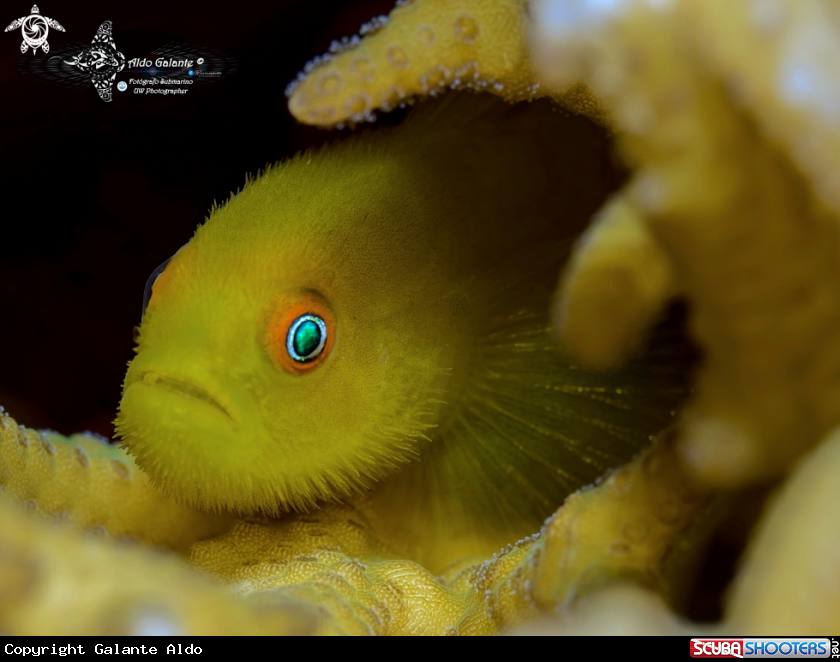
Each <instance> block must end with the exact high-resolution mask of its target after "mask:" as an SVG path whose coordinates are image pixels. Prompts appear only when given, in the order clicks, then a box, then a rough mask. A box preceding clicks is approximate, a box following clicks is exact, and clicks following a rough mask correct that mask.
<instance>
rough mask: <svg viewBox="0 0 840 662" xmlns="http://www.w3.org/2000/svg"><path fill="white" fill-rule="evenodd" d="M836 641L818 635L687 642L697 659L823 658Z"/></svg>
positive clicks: (712, 638)
mask: <svg viewBox="0 0 840 662" xmlns="http://www.w3.org/2000/svg"><path fill="white" fill-rule="evenodd" d="M836 650H837V644H836V641H835V642H834V643H833V642H832V640H831V639H828V638H817V637H785V638H780V637H779V638H772V639H770V638H768V639H758V638H751V637H750V638H748V637H740V638H736V637H729V638H722V637H703V638H694V639H692V640H691V642H690V649H689V652H690V655H691V657H700V658H759V657H761V658H770V657H778V658H786V659H787V658H799V659H803V658H824V657H840V654H834V653H835V651H836Z"/></svg>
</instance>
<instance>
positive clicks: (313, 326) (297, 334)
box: [286, 314, 327, 363]
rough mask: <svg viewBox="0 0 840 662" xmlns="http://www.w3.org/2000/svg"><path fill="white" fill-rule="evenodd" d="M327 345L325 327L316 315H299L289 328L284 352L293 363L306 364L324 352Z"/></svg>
mask: <svg viewBox="0 0 840 662" xmlns="http://www.w3.org/2000/svg"><path fill="white" fill-rule="evenodd" d="M326 344H327V325H326V324H325V323H324V320H322V319H321V318H320V317H318V316H317V315H312V314H307V315H301V316H300V317H298V318H297V319H296V320H295V321H294V322H292V326H291V327H289V335H288V336H286V350H287V351H288V352H289V356H290V357H291V358H292V360H293V361H297V362H298V363H308V362H309V361H314V360H315V359H317V358H318V356H320V354H321V352H323V351H324V347H325V346H326Z"/></svg>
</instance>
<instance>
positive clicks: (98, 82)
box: [65, 21, 125, 101]
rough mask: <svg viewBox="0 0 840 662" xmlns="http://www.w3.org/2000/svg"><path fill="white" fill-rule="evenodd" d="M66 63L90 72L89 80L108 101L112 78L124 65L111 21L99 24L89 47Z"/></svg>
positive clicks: (123, 57) (102, 97)
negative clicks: (112, 30)
mask: <svg viewBox="0 0 840 662" xmlns="http://www.w3.org/2000/svg"><path fill="white" fill-rule="evenodd" d="M65 62H66V63H67V64H70V65H73V66H75V67H78V68H79V69H81V70H82V71H84V72H85V73H90V82H91V83H93V86H94V87H95V88H96V91H97V92H98V93H99V97H100V98H101V99H102V100H103V101H110V100H111V98H112V97H111V95H112V93H113V87H114V78H115V77H116V75H117V74H118V73H119V72H121V71H122V70H123V68H124V67H125V55H123V54H122V53H120V52H119V51H118V50H117V46H116V44H115V43H114V38H113V37H112V36H111V21H105V22H104V23H103V24H102V25H100V26H99V29H98V30H97V31H96V35H95V36H94V37H93V41H92V42H91V44H90V48H88V49H86V50H83V51H82V52H81V53H79V54H78V55H76V56H74V57H73V59H72V60H65Z"/></svg>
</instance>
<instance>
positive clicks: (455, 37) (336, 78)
mask: <svg viewBox="0 0 840 662" xmlns="http://www.w3.org/2000/svg"><path fill="white" fill-rule="evenodd" d="M527 12H528V2H526V1H525V0H504V1H502V2H498V1H496V2H485V1H482V0H454V1H434V0H432V1H425V2H424V1H421V0H417V1H409V2H402V3H398V4H397V7H396V8H395V9H394V10H393V11H392V12H391V15H390V16H389V17H388V18H387V20H386V19H384V17H382V18H380V19H378V20H376V21H374V22H372V23H371V24H368V26H364V27H363V29H362V33H363V35H365V37H364V39H362V40H361V41H360V40H359V39H358V38H353V39H350V40H346V39H345V40H344V42H342V43H338V42H336V44H335V46H334V48H333V49H332V50H333V52H331V53H328V54H326V55H324V56H322V57H320V58H316V60H314V61H313V62H312V63H311V64H310V65H307V67H306V69H305V73H301V75H300V76H299V77H298V80H297V81H295V82H294V83H292V84H291V85H290V86H289V89H288V90H287V94H289V110H290V111H291V113H292V114H293V115H294V116H295V117H296V118H297V119H298V120H299V121H301V122H306V123H308V124H320V125H325V126H330V125H334V124H339V123H342V122H345V121H348V120H349V121H354V122H358V121H362V120H365V119H370V118H372V111H374V110H376V109H382V110H390V109H391V108H394V107H396V106H397V105H399V104H401V103H403V102H404V101H406V100H410V99H412V98H413V97H414V96H416V95H431V96H435V95H436V94H438V93H439V92H441V91H443V90H446V89H448V88H451V89H470V90H486V91H488V92H493V93H494V94H497V95H499V96H501V97H502V98H504V99H506V100H507V101H511V102H513V101H523V100H531V99H536V98H539V97H541V96H545V95H546V94H549V95H551V96H552V97H554V98H555V99H557V100H558V101H560V102H562V103H563V104H564V105H566V106H567V107H569V108H571V109H574V110H576V111H578V112H583V113H585V114H587V115H589V116H590V117H593V118H598V119H599V120H602V119H603V117H602V115H603V110H602V109H601V107H600V106H599V105H598V103H597V102H596V101H595V98H594V97H593V96H592V94H590V93H589V91H588V90H587V89H586V88H585V87H584V86H582V85H580V84H575V83H572V84H570V85H564V86H562V87H560V88H557V87H554V88H548V89H545V88H544V87H543V86H542V85H541V84H540V82H539V80H538V79H537V78H536V76H535V75H534V70H533V68H532V66H531V57H530V53H529V51H528V40H527V29H528V25H527V22H526V21H525V20H524V19H525V17H526V15H527Z"/></svg>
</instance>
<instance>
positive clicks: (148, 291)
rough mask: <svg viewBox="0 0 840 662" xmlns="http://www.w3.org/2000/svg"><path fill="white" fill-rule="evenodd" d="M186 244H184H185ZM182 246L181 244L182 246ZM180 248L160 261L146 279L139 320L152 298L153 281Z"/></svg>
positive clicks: (158, 276) (141, 319)
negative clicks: (163, 260)
mask: <svg viewBox="0 0 840 662" xmlns="http://www.w3.org/2000/svg"><path fill="white" fill-rule="evenodd" d="M186 245H187V244H184V246H186ZM184 246H181V248H183V247H184ZM181 248H179V249H178V250H177V251H175V253H174V254H173V255H172V257H170V258H168V259H167V260H166V261H165V262H163V263H161V264H160V266H158V268H157V269H155V270H154V271H153V272H152V274H151V276H149V278H148V279H147V280H146V288H145V289H144V290H143V312H142V313H140V321H141V322H142V321H143V316H144V315H145V314H146V308H148V307H149V300H150V299H151V298H152V289H154V286H155V283H156V282H157V279H158V278H160V275H161V274H162V273H163V272H164V271H165V270H166V267H167V265H168V264H169V263H170V262H172V258H174V257H175V255H178V253H180V252H181Z"/></svg>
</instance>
